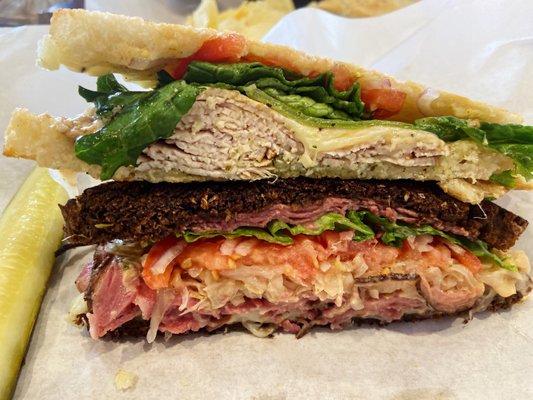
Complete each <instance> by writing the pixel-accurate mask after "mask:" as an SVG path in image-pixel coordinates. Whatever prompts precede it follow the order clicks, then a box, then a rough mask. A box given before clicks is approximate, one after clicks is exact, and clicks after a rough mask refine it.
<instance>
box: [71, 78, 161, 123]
mask: <svg viewBox="0 0 533 400" xmlns="http://www.w3.org/2000/svg"><path fill="white" fill-rule="evenodd" d="M78 93H79V95H80V96H81V97H83V98H84V99H85V100H86V101H87V102H89V103H93V104H94V106H95V108H96V114H97V115H99V116H100V117H103V118H109V117H111V116H112V115H113V113H114V112H116V111H118V109H117V107H119V108H120V109H122V108H124V107H127V106H128V105H130V104H133V103H135V102H137V101H139V100H140V99H142V98H145V97H148V96H150V95H151V93H152V92H151V91H139V92H135V91H129V90H128V89H127V88H126V87H125V86H123V85H121V84H120V83H118V81H117V80H116V79H115V77H114V76H113V75H112V74H109V75H103V76H100V77H98V79H97V80H96V91H93V90H89V89H86V88H84V87H81V86H79V87H78Z"/></svg>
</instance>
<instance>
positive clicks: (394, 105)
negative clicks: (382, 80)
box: [361, 87, 407, 119]
mask: <svg viewBox="0 0 533 400" xmlns="http://www.w3.org/2000/svg"><path fill="white" fill-rule="evenodd" d="M406 96H407V95H406V94H405V93H404V92H402V91H400V90H396V89H392V88H388V87H386V88H379V89H364V88H363V89H361V100H362V101H363V102H364V103H365V108H366V109H367V111H370V112H372V116H373V117H374V118H376V119H381V118H387V117H391V116H393V115H394V114H397V113H399V112H400V111H401V109H402V107H403V103H404V101H405V98H406Z"/></svg>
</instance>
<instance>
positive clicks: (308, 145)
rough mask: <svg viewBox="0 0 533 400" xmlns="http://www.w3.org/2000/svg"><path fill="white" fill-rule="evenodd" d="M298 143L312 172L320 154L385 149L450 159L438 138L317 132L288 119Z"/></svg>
mask: <svg viewBox="0 0 533 400" xmlns="http://www.w3.org/2000/svg"><path fill="white" fill-rule="evenodd" d="M284 123H285V124H286V126H287V127H288V128H289V129H291V130H292V132H293V134H294V137H295V139H296V140H298V141H299V142H301V143H302V144H303V146H304V148H305V152H304V154H303V155H302V156H301V158H300V162H301V163H302V164H303V165H304V167H306V168H309V167H313V166H316V165H318V162H317V161H316V160H317V158H318V156H319V155H320V154H325V153H337V152H355V151H357V150H361V149H365V148H368V147H378V146H379V147H383V148H386V149H389V150H397V151H398V152H401V151H402V150H408V149H409V150H415V149H420V150H423V152H424V153H427V154H431V156H442V155H447V153H448V148H447V145H446V143H445V142H444V141H443V140H441V139H439V138H438V137H437V136H436V135H435V134H433V133H430V132H425V131H420V130H414V129H408V128H400V127H392V126H380V125H375V126H367V127H361V128H359V129H342V128H316V127H312V126H306V125H302V124H300V123H298V122H296V121H293V120H291V119H289V118H284Z"/></svg>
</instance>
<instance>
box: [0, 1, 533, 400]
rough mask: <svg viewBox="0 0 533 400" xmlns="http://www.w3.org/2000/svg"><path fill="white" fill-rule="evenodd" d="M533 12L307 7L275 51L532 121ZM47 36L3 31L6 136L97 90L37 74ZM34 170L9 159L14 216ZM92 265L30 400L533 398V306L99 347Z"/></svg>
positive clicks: (48, 348)
mask: <svg viewBox="0 0 533 400" xmlns="http://www.w3.org/2000/svg"><path fill="white" fill-rule="evenodd" d="M92 3H93V4H98V3H99V2H96V1H94V2H92ZM100 3H103V2H100ZM532 15H533V3H532V2H531V1H528V0H523V1H512V2H511V1H506V2H503V1H500V2H498V1H431V0H429V1H423V2H421V3H418V4H415V5H414V6H411V7H408V8H406V9H403V10H400V11H398V12H396V13H393V14H389V15H385V16H382V17H377V18H367V19H358V20H349V19H344V18H339V17H335V16H332V15H330V14H327V13H325V12H321V11H318V10H300V11H297V12H295V13H293V14H291V15H289V16H287V17H286V18H285V19H284V20H283V21H281V22H280V24H279V25H278V26H276V27H275V28H274V29H273V31H272V32H271V34H270V35H269V36H268V40H271V41H273V42H277V43H284V44H289V45H293V46H295V47H298V48H300V49H302V50H306V51H309V52H312V53H315V54H319V55H327V56H331V57H335V58H338V59H344V60H348V61H353V62H355V63H359V64H362V65H365V66H368V67H372V68H376V69H380V70H383V71H385V72H388V73H391V74H394V75H396V76H398V77H400V78H402V79H412V80H414V81H421V82H423V83H426V84H428V85H431V86H433V87H436V88H441V89H446V90H452V91H455V92H458V93H459V94H464V95H468V96H471V97H474V98H476V99H479V100H483V101H486V102H489V103H493V104H495V105H499V106H502V107H506V108H509V109H511V110H512V111H516V112H519V113H521V114H523V115H525V116H526V117H527V122H529V123H531V122H533V121H532V120H533V114H532V112H533V110H532V109H531V105H532V104H533V101H532V100H533V74H532V72H533V71H532V63H533V24H532V23H531V16H532ZM152 17H153V15H152ZM164 18H167V17H163V18H162V19H164ZM45 31H46V28H45V27H30V28H18V29H15V30H12V29H9V30H6V29H4V30H0V84H1V86H0V87H1V88H2V90H1V91H0V106H1V107H0V129H3V128H4V127H5V126H6V124H7V121H8V117H9V113H10V112H11V110H12V109H13V108H14V107H16V106H22V105H24V106H26V107H28V108H30V109H31V110H32V111H34V112H45V111H47V112H50V113H52V114H56V115H74V114H76V113H78V112H81V111H82V110H83V108H84V101H83V100H82V99H81V98H80V97H79V96H78V95H77V93H76V85H78V84H83V85H85V86H89V87H91V85H94V79H93V78H90V77H86V76H84V75H80V74H74V73H72V72H69V71H63V70H62V71H59V72H54V73H49V72H45V71H40V70H38V69H37V68H36V67H35V66H34V58H35V48H36V41H37V40H38V38H40V36H41V35H42V34H44V32H45ZM528 107H529V108H528ZM31 165H32V164H31V162H27V161H22V160H8V159H5V158H1V159H0V209H1V208H3V207H4V206H5V205H6V204H7V201H8V200H9V199H10V197H11V196H12V195H13V194H14V192H15V191H16V188H17V187H18V186H19V185H20V184H21V182H22V179H23V176H24V174H25V173H26V172H27V171H28V170H29V168H30V167H31ZM531 199H532V196H531V195H528V194H524V193H514V194H511V195H508V196H506V198H504V199H502V200H501V201H500V203H501V204H505V205H506V206H508V207H509V208H510V209H511V210H513V211H515V212H517V213H519V214H520V215H522V216H525V217H528V218H529V220H530V221H533V210H532V209H531V206H530V202H531ZM532 243H533V234H532V230H531V229H528V231H527V232H526V234H525V235H524V237H523V239H522V240H521V241H520V244H519V247H522V248H525V249H526V250H527V251H528V253H529V255H530V257H533V251H532V250H531V244H532ZM528 244H529V249H528V248H527V247H528V246H527V245H528ZM88 256H89V253H88V252H87V251H85V252H84V251H76V252H70V253H69V254H67V255H66V256H64V257H61V258H60V259H59V260H58V265H57V267H56V269H55V272H54V274H53V276H52V278H51V281H50V289H49V291H48V292H47V295H46V297H45V300H44V303H43V307H42V310H41V313H40V315H39V319H38V322H37V325H36V328H35V332H34V335H33V338H32V342H31V345H30V348H29V351H28V354H27V357H26V363H25V366H24V367H23V369H22V372H21V376H20V379H19V383H18V387H17V391H16V394H15V398H16V399H58V398H59V399H110V398H113V399H152V398H157V399H161V398H172V399H261V400H277V399H314V398H319V399H391V400H400V399H401V400H406V399H508V398H509V399H511V398H512V399H529V398H533V384H532V383H531V372H532V371H533V340H532V337H533V314H532V313H533V301H531V300H530V301H529V302H526V303H524V304H519V305H517V306H515V307H514V308H513V309H512V310H511V311H509V312H501V313H495V314H483V315H480V316H478V317H477V318H475V319H474V320H473V321H471V322H470V323H468V324H466V325H464V324H463V323H462V320H452V319H442V320H437V321H425V322H418V323H415V324H411V323H405V324H401V323H399V324H392V325H389V326H388V327H385V328H377V327H373V326H370V327H369V326H366V327H360V328H354V329H349V330H345V331H341V332H331V331H329V330H328V329H317V330H314V331H312V332H311V333H310V334H308V335H307V336H305V337H304V338H302V339H300V340H296V339H295V338H294V337H293V336H292V335H288V334H279V335H276V336H275V337H274V338H272V339H257V338H255V337H253V336H252V335H250V334H247V333H244V332H232V333H229V334H226V335H224V334H217V335H203V334H194V335H188V336H179V337H175V338H173V339H171V340H170V341H169V342H164V341H162V340H158V341H156V343H154V344H152V345H148V344H146V343H145V342H144V341H143V340H142V339H140V340H129V341H123V342H109V341H93V340H92V339H90V338H89V336H88V335H87V333H86V332H85V331H84V330H80V329H78V328H76V327H74V326H72V325H70V324H69V323H68V322H67V321H66V315H67V313H68V310H69V307H70V303H71V301H72V299H74V297H75V296H76V294H77V291H76V289H75V286H74V280H75V278H76V276H77V274H78V272H79V270H80V268H81V265H82V262H83V260H84V259H85V260H86V259H87V258H88ZM119 369H123V370H126V371H129V372H133V373H135V374H137V375H138V382H137V384H136V386H135V387H134V388H131V389H129V390H127V391H125V392H121V391H117V389H116V388H115V386H114V376H115V373H116V372H117V371H118V370H119Z"/></svg>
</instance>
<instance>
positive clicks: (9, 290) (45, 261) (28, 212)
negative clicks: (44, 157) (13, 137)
mask: <svg viewBox="0 0 533 400" xmlns="http://www.w3.org/2000/svg"><path fill="white" fill-rule="evenodd" d="M67 198H68V196H67V193H66V191H65V189H64V188H63V187H62V186H61V185H59V184H58V183H57V182H56V181H54V180H53V179H52V178H51V177H50V175H49V173H48V170H47V169H45V168H37V169H35V170H34V171H33V172H32V173H31V174H30V175H29V177H28V178H27V179H26V181H25V182H24V184H23V185H22V187H21V188H20V189H19V191H18V192H17V194H16V195H15V197H14V198H13V200H11V202H10V203H9V205H8V206H7V208H6V209H5V211H4V213H3V214H2V216H1V217H0V354H1V356H0V399H7V398H9V397H10V396H11V395H12V393H13V390H14V388H15V383H16V379H17V376H18V373H19V369H20V365H21V363H22V360H23V358H24V355H25V353H26V347H27V345H28V341H29V338H30V335H31V332H32V329H33V325H34V323H35V319H36V318H37V313H38V312H39V308H40V306H41V301H42V298H43V295H44V292H45V289H46V284H47V281H48V278H49V276H50V272H51V269H52V266H53V264H54V252H55V250H56V249H57V248H58V246H59V244H60V241H61V237H62V235H63V231H62V228H63V218H62V217H61V212H60V210H59V207H58V206H57V205H58V204H59V203H61V204H64V203H65V202H66V200H67Z"/></svg>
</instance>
